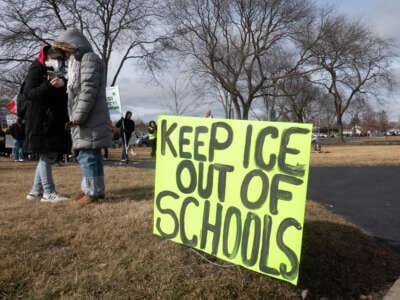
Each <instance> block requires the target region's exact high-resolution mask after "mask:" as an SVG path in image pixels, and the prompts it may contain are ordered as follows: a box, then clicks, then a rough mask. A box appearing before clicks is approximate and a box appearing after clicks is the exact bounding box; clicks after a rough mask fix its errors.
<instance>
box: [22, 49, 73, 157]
mask: <svg viewBox="0 0 400 300" xmlns="http://www.w3.org/2000/svg"><path fill="white" fill-rule="evenodd" d="M42 52H43V50H42ZM41 57H43V54H42V55H39V58H38V59H37V60H35V61H34V62H33V63H32V65H31V66H30V68H29V71H28V74H27V77H26V79H25V84H24V87H23V94H24V98H25V101H26V112H25V116H24V118H25V132H26V136H25V148H26V149H25V150H26V151H27V152H39V153H46V152H63V153H64V152H65V150H69V149H65V148H66V146H67V132H66V130H65V125H66V123H67V122H68V111H67V101H68V98H67V93H66V83H65V86H64V87H62V88H55V87H53V86H52V85H51V84H50V83H49V81H48V80H47V71H46V67H45V65H44V61H40V58H41ZM41 60H43V59H41Z"/></svg>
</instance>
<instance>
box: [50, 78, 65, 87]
mask: <svg viewBox="0 0 400 300" xmlns="http://www.w3.org/2000/svg"><path fill="white" fill-rule="evenodd" d="M50 84H51V85H52V86H54V87H55V88H60V87H63V86H64V85H65V82H64V80H63V79H61V78H60V77H54V78H52V79H50Z"/></svg>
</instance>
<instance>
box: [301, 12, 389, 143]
mask: <svg viewBox="0 0 400 300" xmlns="http://www.w3.org/2000/svg"><path fill="white" fill-rule="evenodd" d="M302 42H303V47H304V49H306V48H307V49H309V50H310V53H311V55H312V59H311V60H310V62H311V64H313V65H314V66H317V67H320V70H319V71H318V72H316V73H315V74H314V76H313V78H314V79H315V80H314V82H315V83H316V84H318V85H320V86H321V87H323V88H324V89H325V90H326V92H327V93H328V94H329V95H330V99H331V101H332V102H333V103H334V106H335V110H336V123H337V127H338V129H339V135H340V137H341V139H340V141H341V142H344V139H343V135H342V133H343V117H344V114H345V113H346V111H347V110H348V108H349V107H350V105H351V103H352V102H354V101H355V100H356V99H357V98H358V97H360V95H362V96H363V98H364V99H367V98H368V97H378V96H379V92H382V90H383V89H384V88H385V87H387V88H388V87H390V77H391V73H390V68H389V67H390V64H391V61H392V58H394V54H393V52H392V51H391V50H392V46H391V44H390V42H389V41H388V40H384V39H381V38H378V37H377V36H376V35H374V34H373V33H372V32H371V31H370V30H368V28H367V27H366V26H364V25H362V24H361V23H359V22H354V21H349V20H348V19H347V18H346V17H343V16H333V15H332V14H326V15H323V16H322V17H321V19H320V22H319V24H318V25H317V26H315V27H314V33H313V34H310V35H308V36H307V38H305V39H304V40H303V41H302Z"/></svg>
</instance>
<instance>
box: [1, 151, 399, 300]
mask: <svg viewBox="0 0 400 300" xmlns="http://www.w3.org/2000/svg"><path fill="white" fill-rule="evenodd" d="M336 149H339V148H336ZM360 149H361V148H360ZM360 149H359V150H360ZM370 152H371V151H370ZM372 152H374V153H375V152H376V151H372ZM379 152H380V151H379ZM390 152H392V153H393V152H394V151H390ZM330 153H332V154H333V153H335V150H333V149H332V150H330V151H329V152H328V153H322V154H312V156H313V158H312V163H313V164H314V163H315V159H319V157H322V156H325V157H326V156H328V154H330ZM357 153H361V152H360V151H357ZM119 155H120V152H119V150H117V151H113V152H112V154H111V158H114V159H117V158H119ZM135 159H136V160H138V161H141V162H148V161H150V158H149V149H148V148H141V149H139V150H138V155H137V156H136V157H135ZM34 168H35V163H34V162H24V163H14V162H12V161H9V160H7V159H6V158H0V174H1V178H2V180H1V182H0V188H1V192H2V197H1V199H0V257H1V260H0V298H2V299H17V298H21V299H54V298H57V299H128V298H132V299H300V295H301V292H302V291H303V290H304V289H308V290H309V297H308V298H307V299H315V298H320V297H327V298H328V299H351V298H354V299H357V298H358V297H359V296H360V295H370V296H371V297H372V298H374V299H381V298H382V295H383V294H384V292H385V291H386V290H387V289H388V287H389V286H390V284H392V283H393V282H394V280H395V279H396V277H397V276H399V275H400V273H399V270H400V256H399V255H398V254H396V253H393V252H392V251H390V250H389V249H386V248H385V247H384V246H382V245H380V244H378V243H377V242H375V241H374V240H373V239H372V238H371V237H370V236H368V235H367V234H366V233H365V232H363V231H361V230H360V229H358V228H357V227H355V226H354V225H352V224H350V223H349V222H347V221H346V220H344V219H343V218H340V217H338V216H336V215H334V214H332V213H330V212H329V211H327V210H326V209H325V208H324V207H322V206H321V205H318V204H316V203H315V202H312V201H308V204H307V215H306V224H305V229H304V239H303V253H302V262H301V267H300V282H299V286H298V287H294V286H292V285H290V284H288V283H285V282H282V281H278V280H275V279H272V278H269V277H266V276H262V275H260V274H257V273H254V272H251V271H248V270H245V269H242V268H240V267H236V266H231V265H227V264H226V263H224V262H221V261H219V260H217V259H214V258H212V257H210V256H207V255H203V256H200V255H198V254H197V253H196V252H194V251H193V250H191V249H190V248H187V247H184V246H182V245H178V244H175V243H173V242H170V241H167V240H162V239H160V238H159V237H156V236H154V235H153V234H152V212H153V202H152V200H153V196H154V195H153V188H154V170H153V169H148V168H139V167H132V166H129V167H127V166H119V167H115V166H106V167H105V174H106V186H107V200H106V201H104V202H103V203H100V204H93V205H89V206H87V207H84V208H81V209H72V208H70V207H68V206H66V205H65V204H56V205H51V204H43V203H40V202H37V201H32V202H29V201H26V200H25V195H26V193H27V192H28V191H29V189H30V187H31V182H32V178H33V172H34ZM80 176H81V175H80V169H79V166H78V165H77V164H75V163H68V164H67V165H66V166H63V167H57V166H55V167H54V177H55V182H56V185H57V188H58V191H59V192H61V193H63V194H66V195H71V196H73V195H74V194H75V193H77V192H78V191H79V185H80V178H81V177H80Z"/></svg>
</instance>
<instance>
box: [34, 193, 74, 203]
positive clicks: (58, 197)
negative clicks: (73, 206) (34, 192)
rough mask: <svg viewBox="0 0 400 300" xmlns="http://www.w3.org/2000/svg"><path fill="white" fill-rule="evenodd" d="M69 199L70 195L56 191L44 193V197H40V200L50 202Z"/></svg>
mask: <svg viewBox="0 0 400 300" xmlns="http://www.w3.org/2000/svg"><path fill="white" fill-rule="evenodd" d="M67 200H69V198H68V197H64V196H62V195H60V194H58V193H56V192H53V193H49V194H46V193H45V194H43V197H42V199H40V202H49V203H57V202H61V201H67Z"/></svg>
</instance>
